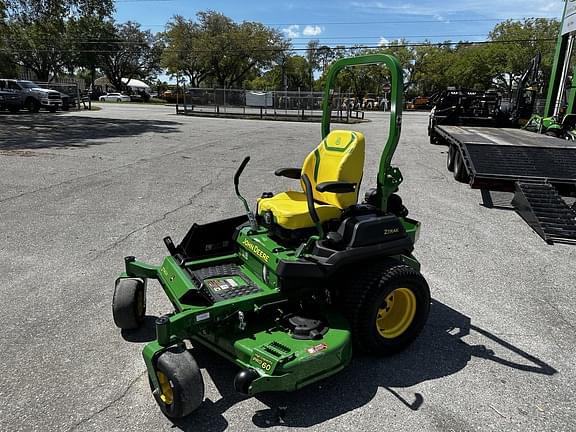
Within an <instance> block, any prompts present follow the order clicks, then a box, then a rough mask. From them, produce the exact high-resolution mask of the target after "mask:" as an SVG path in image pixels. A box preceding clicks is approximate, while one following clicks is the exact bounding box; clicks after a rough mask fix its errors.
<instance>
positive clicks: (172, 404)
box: [150, 347, 204, 418]
mask: <svg viewBox="0 0 576 432" xmlns="http://www.w3.org/2000/svg"><path fill="white" fill-rule="evenodd" d="M156 375H157V377H158V381H159V382H160V391H157V392H155V391H154V388H152V391H153V394H154V399H156V403H157V404H158V406H159V407H160V409H161V410H162V412H163V413H164V415H166V417H169V418H181V417H186V416H187V415H189V414H191V413H192V412H194V411H195V410H197V409H198V407H199V406H200V405H201V404H202V401H203V400H204V379H203V378H202V374H201V372H200V368H199V367H198V364H197V363H196V360H194V357H192V354H190V353H189V352H188V351H186V349H185V348H183V347H174V348H170V349H169V350H168V351H165V352H164V353H162V354H161V355H160V357H159V358H158V361H157V362H156ZM150 384H152V382H150ZM151 387H152V386H151Z"/></svg>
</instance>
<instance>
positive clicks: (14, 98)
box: [0, 90, 22, 113]
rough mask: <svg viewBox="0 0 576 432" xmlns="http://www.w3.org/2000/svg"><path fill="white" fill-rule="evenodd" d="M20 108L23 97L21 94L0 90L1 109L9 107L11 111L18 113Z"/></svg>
mask: <svg viewBox="0 0 576 432" xmlns="http://www.w3.org/2000/svg"><path fill="white" fill-rule="evenodd" d="M20 108H22V99H20V95H19V94H17V93H11V92H6V91H1V90H0V111H4V110H6V109H7V110H8V111H10V112H11V113H17V112H18V111H20Z"/></svg>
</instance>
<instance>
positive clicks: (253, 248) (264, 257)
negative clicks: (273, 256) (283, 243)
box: [242, 239, 270, 263]
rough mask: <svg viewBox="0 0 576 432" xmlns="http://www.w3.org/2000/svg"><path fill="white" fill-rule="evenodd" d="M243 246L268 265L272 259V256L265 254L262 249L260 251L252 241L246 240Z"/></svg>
mask: <svg viewBox="0 0 576 432" xmlns="http://www.w3.org/2000/svg"><path fill="white" fill-rule="evenodd" d="M242 245H244V247H246V249H248V250H249V251H250V252H252V253H253V254H254V255H256V256H257V257H258V258H260V259H261V260H262V261H264V262H265V263H267V262H268V260H269V259H270V255H268V254H267V253H265V252H264V251H263V250H262V249H260V248H259V247H258V246H256V245H255V244H254V243H252V242H251V241H250V240H248V239H244V241H243V242H242Z"/></svg>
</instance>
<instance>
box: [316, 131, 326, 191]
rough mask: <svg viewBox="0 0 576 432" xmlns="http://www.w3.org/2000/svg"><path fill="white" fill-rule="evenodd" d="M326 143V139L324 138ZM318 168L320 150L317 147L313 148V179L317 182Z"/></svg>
mask: <svg viewBox="0 0 576 432" xmlns="http://www.w3.org/2000/svg"><path fill="white" fill-rule="evenodd" d="M324 145H326V140H324ZM319 168H320V152H319V151H318V149H316V150H314V181H315V182H318V169H319Z"/></svg>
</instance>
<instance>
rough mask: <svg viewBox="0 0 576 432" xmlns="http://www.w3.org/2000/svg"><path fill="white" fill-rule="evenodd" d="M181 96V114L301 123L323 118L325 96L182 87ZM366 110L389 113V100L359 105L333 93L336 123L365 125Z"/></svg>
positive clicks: (371, 101) (297, 92)
mask: <svg viewBox="0 0 576 432" xmlns="http://www.w3.org/2000/svg"><path fill="white" fill-rule="evenodd" d="M179 95H180V98H179V100H178V101H177V102H176V110H177V113H178V114H185V115H203V116H216V117H241V118H259V119H271V120H276V119H278V120H298V121H318V120H320V119H321V117H322V99H323V93H322V92H310V91H308V92H302V91H257V90H241V89H217V88H213V89H206V88H186V87H182V91H181V93H179ZM365 109H369V110H374V109H381V110H385V109H387V100H386V98H385V97H380V98H378V97H374V98H370V99H364V100H362V101H358V100H357V99H356V98H353V97H352V96H351V95H350V94H346V93H339V92H334V93H332V97H331V111H332V121H334V122H342V123H354V122H357V121H361V120H363V119H364V110H365Z"/></svg>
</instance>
